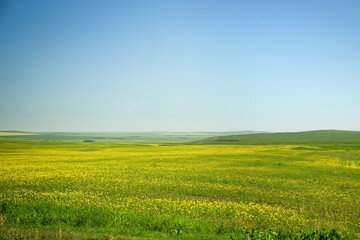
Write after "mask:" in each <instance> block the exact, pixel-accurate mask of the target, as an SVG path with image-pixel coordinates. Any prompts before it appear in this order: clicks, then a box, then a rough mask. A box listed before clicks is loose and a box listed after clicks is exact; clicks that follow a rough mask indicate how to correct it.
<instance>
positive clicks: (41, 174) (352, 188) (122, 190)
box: [0, 139, 360, 239]
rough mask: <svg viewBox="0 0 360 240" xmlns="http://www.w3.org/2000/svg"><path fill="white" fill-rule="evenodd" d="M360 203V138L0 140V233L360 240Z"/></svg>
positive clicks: (1, 235) (16, 235)
mask: <svg viewBox="0 0 360 240" xmlns="http://www.w3.org/2000/svg"><path fill="white" fill-rule="evenodd" d="M359 206H360V145H359V144H312V145H309V144H302V145H288V144H281V145H255V146H253V145H180V144H176V145H172V144H167V145H166V144H126V143H115V142H102V143H100V142H92V143H83V142H52V141H31V140H27V141H23V140H12V139H3V140H0V239H7V238H10V239H11V238H19V239H20V238H23V239H24V238H25V239H27V238H29V239H31V238H32V239H36V238H39V236H40V237H42V238H52V239H54V238H74V239H87V238H95V239H96V238H98V239H105V238H108V239H159V238H162V239H168V238H169V239H172V238H181V239H285V238H295V239H296V238H305V239H306V238H307V239H320V238H321V237H324V238H325V239H326V238H329V239H330V238H333V239H337V238H341V237H342V238H348V239H356V238H357V239H359V238H360V226H359V219H360V208H359ZM131 237H134V238H131Z"/></svg>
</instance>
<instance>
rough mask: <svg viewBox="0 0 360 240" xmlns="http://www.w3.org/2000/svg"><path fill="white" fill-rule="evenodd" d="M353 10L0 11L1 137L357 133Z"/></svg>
mask: <svg viewBox="0 0 360 240" xmlns="http://www.w3.org/2000/svg"><path fill="white" fill-rule="evenodd" d="M359 12H360V1H358V0H302V1H295V0H294V1H292V0H283V1H281V0H274V1H268V0H254V1H240V0H236V1H231V0H226V1H219V0H217V1H212V0H206V1H205V0H181V1H180V0H179V1H175V0H143V1H142V0H137V1H132V0H129V1H120V0H119V1H118V0H116V1H108V0H104V1H100V0H98V1H95V0H84V1H81V0H76V1H73V0H62V1H47V0H31V1H29V0H18V1H10V0H3V1H1V2H0V130H23V131H76V132H81V131H240V130H258V131H303V130H315V129H345V130H360V14H359Z"/></svg>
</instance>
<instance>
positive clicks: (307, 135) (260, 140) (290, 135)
mask: <svg viewBox="0 0 360 240" xmlns="http://www.w3.org/2000/svg"><path fill="white" fill-rule="evenodd" d="M193 143H195V144H277V143H279V144H281V143H360V132H358V131H342V130H317V131H307V132H285V133H255V134H245V135H229V136H215V137H210V138H207V139H202V140H199V141H195V142H193Z"/></svg>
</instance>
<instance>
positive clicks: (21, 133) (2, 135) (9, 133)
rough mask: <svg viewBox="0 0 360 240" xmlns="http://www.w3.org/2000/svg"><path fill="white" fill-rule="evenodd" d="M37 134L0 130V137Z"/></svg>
mask: <svg viewBox="0 0 360 240" xmlns="http://www.w3.org/2000/svg"><path fill="white" fill-rule="evenodd" d="M34 135H38V134H36V133H27V132H0V137H7V136H34Z"/></svg>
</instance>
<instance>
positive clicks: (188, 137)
mask: <svg viewBox="0 0 360 240" xmlns="http://www.w3.org/2000/svg"><path fill="white" fill-rule="evenodd" d="M1 133H3V134H1ZM246 133H253V132H252V131H240V132H119V133H71V132H70V133H62V132H60V133H44V132H39V133H25V132H0V139H1V138H7V139H17V140H48V141H94V142H151V143H154V142H162V143H165V142H166V143H181V142H191V141H197V140H201V139H205V138H209V137H213V136H220V135H221V136H222V135H231V134H246Z"/></svg>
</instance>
